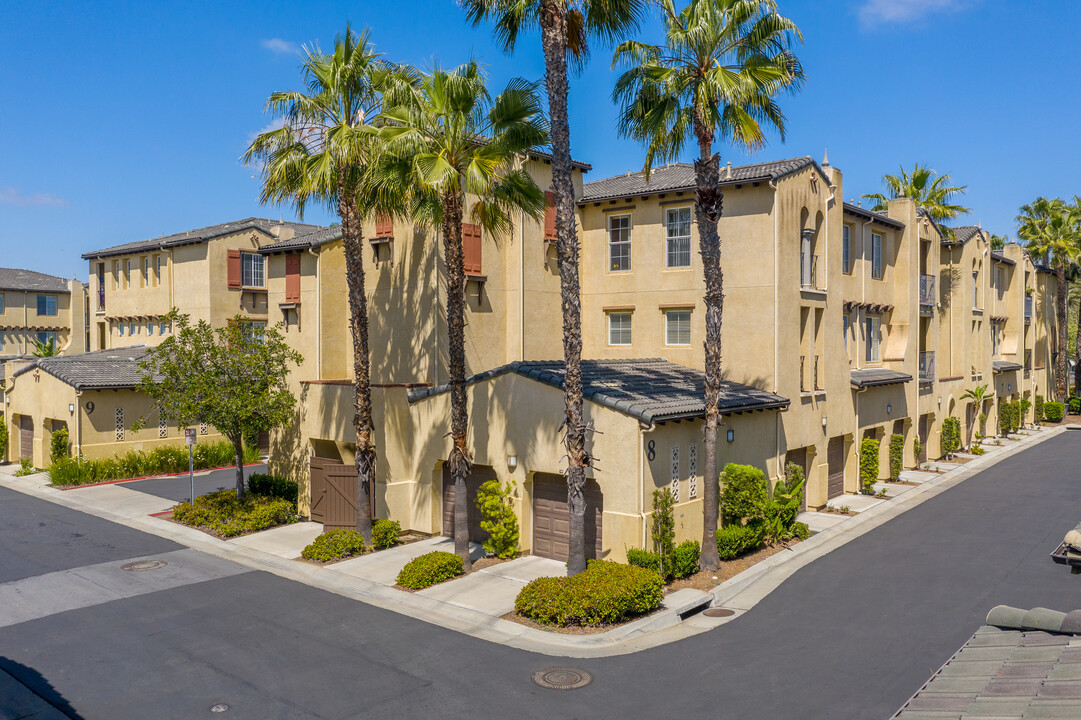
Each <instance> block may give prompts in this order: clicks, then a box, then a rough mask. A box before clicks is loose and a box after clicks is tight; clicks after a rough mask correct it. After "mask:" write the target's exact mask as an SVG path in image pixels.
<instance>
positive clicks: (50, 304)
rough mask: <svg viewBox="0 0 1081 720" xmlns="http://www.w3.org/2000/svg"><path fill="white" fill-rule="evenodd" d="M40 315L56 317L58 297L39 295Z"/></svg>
mask: <svg viewBox="0 0 1081 720" xmlns="http://www.w3.org/2000/svg"><path fill="white" fill-rule="evenodd" d="M38 315H39V316H42V317H53V316H55V315H56V296H55V295H38Z"/></svg>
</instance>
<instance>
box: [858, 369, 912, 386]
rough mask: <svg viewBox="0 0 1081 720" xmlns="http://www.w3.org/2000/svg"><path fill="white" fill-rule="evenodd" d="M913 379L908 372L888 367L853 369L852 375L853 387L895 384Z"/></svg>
mask: <svg viewBox="0 0 1081 720" xmlns="http://www.w3.org/2000/svg"><path fill="white" fill-rule="evenodd" d="M911 380H912V376H911V375H909V374H908V373H903V372H898V371H897V370H890V369H888V368H865V369H863V370H853V371H852V375H851V382H852V387H855V388H865V387H875V386H876V385H895V384H897V383H906V382H910V381H911Z"/></svg>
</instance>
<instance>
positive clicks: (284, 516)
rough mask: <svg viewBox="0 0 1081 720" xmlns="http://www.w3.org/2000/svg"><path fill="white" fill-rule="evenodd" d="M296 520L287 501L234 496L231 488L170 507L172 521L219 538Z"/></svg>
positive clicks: (261, 497)
mask: <svg viewBox="0 0 1081 720" xmlns="http://www.w3.org/2000/svg"><path fill="white" fill-rule="evenodd" d="M296 519H297V516H296V510H294V509H293V506H292V505H291V504H290V503H289V501H288V500H282V499H280V498H271V497H264V496H262V495H253V494H251V493H248V494H246V495H244V499H243V500H237V499H236V492H235V491H234V490H221V491H218V492H215V493H210V494H208V495H203V496H201V497H197V498H195V503H194V504H192V503H190V502H186V501H185V502H182V503H180V504H179V505H176V506H174V507H173V520H175V521H177V522H179V523H183V524H184V525H190V526H192V527H197V528H203V529H206V530H212V531H213V532H215V533H217V534H218V535H220V536H222V537H235V536H237V535H246V534H248V533H253V532H258V531H260V530H266V529H268V528H272V527H276V526H278V525H287V524H289V523H291V522H295V521H296Z"/></svg>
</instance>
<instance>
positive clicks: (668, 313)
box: [664, 310, 691, 345]
mask: <svg viewBox="0 0 1081 720" xmlns="http://www.w3.org/2000/svg"><path fill="white" fill-rule="evenodd" d="M664 344H665V345H690V344H691V311H690V310H665V311H664Z"/></svg>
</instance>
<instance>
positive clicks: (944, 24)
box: [0, 0, 1081, 279]
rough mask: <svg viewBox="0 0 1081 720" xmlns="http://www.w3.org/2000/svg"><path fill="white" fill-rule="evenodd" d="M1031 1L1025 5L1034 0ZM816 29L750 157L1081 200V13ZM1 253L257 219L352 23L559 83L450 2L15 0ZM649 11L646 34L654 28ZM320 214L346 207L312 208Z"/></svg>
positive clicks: (4, 75) (10, 3) (887, 0)
mask: <svg viewBox="0 0 1081 720" xmlns="http://www.w3.org/2000/svg"><path fill="white" fill-rule="evenodd" d="M1021 8H1023V9H1021ZM781 9H782V12H784V13H785V14H787V15H789V16H790V17H792V18H793V19H794V20H796V22H797V23H798V24H799V25H800V27H801V28H802V30H803V32H804V35H805V44H804V45H803V46H802V47H801V48H800V49H799V54H800V57H801V59H802V60H803V62H804V65H805V67H806V72H807V75H808V80H807V84H806V86H805V88H804V89H803V91H802V92H800V93H799V94H798V95H794V96H785V97H784V98H782V101H781V102H782V105H783V107H784V109H785V112H786V113H787V115H788V120H789V134H788V137H787V140H786V142H784V143H783V144H782V143H781V142H780V140H779V138H776V137H772V138H771V140H770V143H769V145H768V146H767V147H766V148H765V149H764V150H762V151H760V152H758V153H757V154H755V155H754V156H753V157H752V158H747V157H745V156H743V155H741V154H739V153H736V152H733V151H732V150H731V149H730V148H728V147H724V146H722V147H720V148H719V150H720V151H721V153H722V157H723V158H724V159H725V160H731V161H732V162H733V164H739V163H741V162H744V161H746V160H748V159H750V160H751V161H759V160H767V159H775V158H782V157H793V156H797V155H807V154H810V155H813V156H815V157H816V158H818V159H821V157H822V152H823V149H824V148H828V149H829V158H830V161H831V162H832V163H833V164H834V165H835V166H837V167H839V168H840V169H841V170H843V171H844V176H845V189H844V194H845V199H846V200H847V199H850V198H855V197H857V196H858V195H859V194H862V193H867V192H875V191H878V190H879V189H880V188H881V176H882V174H883V173H885V172H897V168H898V166H899V165H901V164H904V165H905V166H906V167H908V166H910V165H911V164H912V163H913V162H915V161H920V162H923V163H926V164H928V165H930V166H931V167H933V168H935V169H936V170H938V171H940V172H950V173H952V176H953V179H954V180H955V181H956V182H957V183H958V184H964V185H968V187H969V191H968V195H967V197H966V199H965V201H964V202H965V204H967V205H969V206H971V207H972V208H973V213H972V215H970V216H969V217H968V218H966V220H967V221H971V222H976V221H980V222H981V223H982V224H983V226H984V227H986V228H988V229H990V230H992V231H994V232H997V233H1010V234H1011V235H1012V234H1013V232H1014V221H1013V218H1014V216H1015V215H1016V214H1017V208H1018V206H1019V205H1020V204H1022V203H1025V202H1028V201H1030V200H1031V199H1033V198H1035V197H1036V196H1038V195H1041V194H1048V195H1056V196H1064V197H1071V196H1072V195H1073V194H1074V193H1078V194H1081V187H1079V186H1078V183H1077V182H1076V177H1077V168H1079V167H1081V144H1079V143H1078V141H1077V136H1076V128H1077V117H1078V115H1079V114H1081V88H1079V85H1078V82H1077V78H1076V72H1077V71H1076V68H1077V67H1079V66H1081V45H1079V44H1078V43H1077V42H1076V32H1077V28H1078V27H1079V26H1081V24H1079V20H1081V7H1079V6H1078V4H1076V3H1042V2H1040V3H1037V2H1025V3H1011V2H1007V1H1006V0H848V1H846V2H842V1H841V0H813V1H812V0H807V1H792V0H789V1H787V2H786V1H785V0H781ZM0 18H2V22H0V88H2V89H3V99H4V102H3V111H2V112H0V137H2V138H3V139H4V142H3V143H2V144H0V148H2V161H0V265H2V266H7V267H12V266H14V267H27V268H32V269H37V270H41V271H46V272H50V273H53V274H59V275H66V276H69V277H70V276H73V275H77V276H78V277H80V278H83V279H85V278H86V275H87V270H86V264H85V262H84V261H82V260H81V259H79V255H80V254H81V253H82V252H86V251H89V250H93V249H96V248H98V247H104V246H108V245H113V244H117V243H121V242H128V241H133V240H141V239H145V238H147V237H153V236H155V235H161V234H166V233H172V232H178V231H183V230H187V229H191V228H196V227H201V226H204V225H210V224H214V223H217V222H223V221H226V220H233V219H238V218H243V217H248V216H251V215H257V216H263V217H277V216H279V215H282V216H284V217H286V218H291V217H294V214H293V213H292V211H291V209H290V208H288V207H285V208H281V209H279V208H277V207H263V206H261V205H260V204H259V202H258V193H259V190H258V179H257V178H256V177H255V176H254V175H255V173H254V172H253V170H252V169H251V168H247V167H244V166H243V164H241V163H240V162H239V160H238V158H239V157H240V155H241V153H242V152H243V150H244V148H245V147H246V145H247V143H248V141H249V140H250V138H251V136H252V135H253V133H256V132H258V131H259V130H261V129H262V128H264V127H266V126H267V125H268V123H269V122H270V118H269V117H267V116H265V115H263V113H262V108H263V104H264V102H265V100H266V97H267V95H268V94H269V93H270V92H272V91H274V90H284V89H291V88H297V87H298V86H299V74H298V64H299V59H298V55H297V49H298V48H299V47H300V46H301V45H302V44H304V43H316V42H317V43H320V44H321V45H322V46H323V47H329V46H330V45H331V44H332V43H333V39H334V36H335V34H336V33H338V32H340V31H341V30H342V29H343V28H344V27H345V24H346V22H347V21H348V22H351V23H352V24H353V26H354V27H360V26H365V25H366V26H368V27H370V28H371V30H372V33H373V39H374V41H375V43H376V45H377V47H378V49H379V50H381V51H382V52H384V53H385V54H386V56H387V57H388V58H390V59H392V60H396V61H400V62H408V63H412V64H415V65H418V66H420V67H425V66H427V65H429V64H430V63H431V62H432V60H433V59H438V61H439V62H440V64H442V65H454V64H457V63H459V62H461V61H464V60H465V59H467V58H468V57H470V56H471V55H472V56H475V57H477V58H478V59H480V60H481V61H482V62H483V63H484V64H485V65H486V67H487V68H488V70H489V72H490V74H491V80H492V86H493V87H496V88H499V87H502V86H503V85H504V84H505V83H506V82H507V80H508V79H510V78H511V77H514V76H523V77H526V78H530V79H540V78H541V75H542V62H541V56H540V41H539V38H537V37H536V36H530V37H526V38H525V39H524V41H523V42H522V43H521V44H520V45H519V48H518V51H517V53H516V54H515V55H514V56H513V57H508V56H507V55H505V54H504V53H502V52H501V51H500V49H499V48H498V47H497V46H495V45H494V44H493V43H492V41H491V38H490V34H489V29H488V28H483V27H482V28H477V29H474V28H472V27H470V26H468V25H467V24H466V22H465V19H464V14H463V13H462V11H461V10H460V9H459V8H458V7H457V5H456V4H455V3H454V2H453V1H451V0H447V1H446V2H433V3H423V2H409V1H408V0H401V1H399V2H378V3H375V2H368V1H362V2H352V3H336V2H323V3H318V4H310V3H293V2H291V3H274V2H258V3H255V2H235V3H222V2H213V3H204V2H185V3H171V2H156V3H144V2H115V3H114V2H100V3H85V4H84V3H78V4H76V3H68V2H55V3H50V2H29V3H17V2H15V1H14V0H0ZM657 32H658V23H657V19H656V17H650V18H649V19H648V20H647V21H646V23H645V25H644V27H643V29H642V31H641V35H642V36H644V37H647V38H650V37H652V38H656V37H657ZM610 57H611V52H610V49H608V48H604V47H600V46H598V47H595V48H594V52H593V56H592V59H591V62H590V63H589V65H588V67H587V68H586V69H585V71H584V72H583V73H582V75H581V76H580V77H578V78H576V79H574V81H573V84H572V91H571V101H570V107H571V135H572V144H573V152H574V155H575V157H576V158H579V159H582V160H585V161H587V162H590V163H592V164H593V168H594V169H593V172H592V173H590V174H589V175H588V176H587V179H597V178H601V177H605V176H607V175H611V174H615V173H620V172H624V171H626V170H628V169H638V168H640V167H641V163H642V159H643V153H642V150H641V148H640V147H638V146H637V145H636V144H635V143H633V142H630V141H625V140H622V139H620V138H619V137H617V135H616V133H615V130H614V123H613V121H614V117H615V109H614V107H613V106H612V104H611V102H610V100H609V95H610V92H611V87H612V83H613V81H614V78H615V73H614V72H613V71H612V70H610V69H609V64H610ZM305 219H306V220H307V221H309V222H322V223H329V222H331V221H333V219H334V218H333V217H332V216H331V215H329V214H328V213H326V212H324V211H322V210H321V209H311V210H309V212H308V213H307V215H306V218H305Z"/></svg>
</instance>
